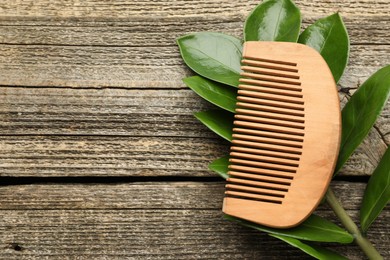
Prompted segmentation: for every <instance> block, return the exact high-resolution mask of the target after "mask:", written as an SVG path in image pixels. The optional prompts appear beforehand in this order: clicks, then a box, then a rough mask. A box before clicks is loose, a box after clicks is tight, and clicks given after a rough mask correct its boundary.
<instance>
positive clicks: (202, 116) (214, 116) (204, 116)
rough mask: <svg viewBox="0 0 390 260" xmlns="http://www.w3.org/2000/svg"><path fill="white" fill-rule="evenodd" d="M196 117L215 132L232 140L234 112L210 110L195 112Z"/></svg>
mask: <svg viewBox="0 0 390 260" xmlns="http://www.w3.org/2000/svg"><path fill="white" fill-rule="evenodd" d="M195 117H196V118H197V119H198V120H199V121H200V122H202V123H203V124H204V125H205V126H207V127H208V128H209V129H210V130H212V131H213V132H214V133H216V134H218V135H219V136H221V137H223V138H225V139H226V140H228V141H229V142H230V141H231V140H232V131H233V121H234V114H233V113H230V112H227V111H224V110H208V111H204V112H198V113H195Z"/></svg>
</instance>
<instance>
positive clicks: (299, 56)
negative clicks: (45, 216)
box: [223, 42, 341, 228]
mask: <svg viewBox="0 0 390 260" xmlns="http://www.w3.org/2000/svg"><path fill="white" fill-rule="evenodd" d="M241 69H242V70H243V73H242V74H241V79H240V85H239V90H238V97H237V108H236V114H235V121H234V126H235V128H234V129H233V141H232V146H231V153H230V165H229V179H228V180H227V182H228V184H227V185H226V192H225V194H226V196H225V199H224V203H223V212H225V213H226V214H228V215H232V216H235V217H238V218H242V219H246V220H249V221H252V222H255V223H259V224H262V225H266V226H270V227H276V228H289V227H293V226H296V225H298V224H300V223H301V222H303V221H304V220H305V219H306V218H307V217H308V216H309V215H310V214H311V213H312V212H313V211H314V209H315V208H316V207H317V205H318V204H319V202H320V201H321V198H322V197H323V196H324V194H325V192H326V189H327V187H328V185H329V182H330V180H331V177H332V174H333V170H334V167H335V163H336V159H337V155H338V150H339V145H340V134H341V121H340V120H341V116H340V107H339V98H338V94H337V89H336V84H335V82H334V79H333V76H332V73H331V72H330V70H329V68H328V66H327V64H326V62H325V61H324V59H323V58H322V57H321V55H320V54H319V53H318V52H316V51H315V50H314V49H312V48H310V47H308V46H305V45H302V44H298V43H286V42H246V43H245V44H244V50H243V60H242V67H241Z"/></svg>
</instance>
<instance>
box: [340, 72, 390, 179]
mask: <svg viewBox="0 0 390 260" xmlns="http://www.w3.org/2000/svg"><path fill="white" fill-rule="evenodd" d="M389 95H390V65H388V66H386V67H384V68H382V69H380V70H379V71H377V72H376V73H374V74H373V75H372V76H371V77H370V78H369V79H368V80H366V81H365V82H364V83H363V85H362V86H360V87H359V89H358V90H357V91H356V92H355V94H353V96H352V97H351V99H350V100H349V101H348V103H347V104H346V105H345V107H344V109H343V111H342V115H341V118H342V134H341V144H340V152H339V158H338V161H337V165H336V169H335V173H337V172H338V171H339V170H340V169H341V167H342V166H343V165H344V163H345V162H346V161H347V160H348V158H349V156H351V154H352V153H353V151H354V150H355V149H356V148H357V147H358V146H359V144H360V143H361V142H362V141H363V139H364V138H365V137H366V135H367V134H368V132H369V131H370V129H371V127H372V126H373V125H374V123H375V120H376V118H377V117H378V116H379V114H380V113H381V111H382V109H383V107H384V106H385V104H386V102H387V100H388V98H389Z"/></svg>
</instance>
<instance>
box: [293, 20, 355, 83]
mask: <svg viewBox="0 0 390 260" xmlns="http://www.w3.org/2000/svg"><path fill="white" fill-rule="evenodd" d="M298 42H300V43H303V44H306V45H308V46H310V47H312V48H314V49H316V50H317V51H318V52H319V53H320V54H321V55H322V57H323V58H324V59H325V61H326V62H327V63H328V66H329V68H330V70H331V71H332V74H333V77H334V79H335V81H336V82H338V81H339V79H340V78H341V76H342V75H343V72H344V69H345V67H346V66H347V63H348V56H349V38H348V33H347V29H346V28H345V26H344V23H343V20H342V19H341V16H340V15H339V14H338V13H335V14H333V15H330V16H328V17H325V18H322V19H320V20H318V21H317V22H315V23H314V24H312V25H310V26H309V27H307V28H306V30H305V31H303V32H302V34H301V35H300V36H299V39H298Z"/></svg>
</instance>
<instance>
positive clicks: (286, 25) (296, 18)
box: [244, 0, 301, 42]
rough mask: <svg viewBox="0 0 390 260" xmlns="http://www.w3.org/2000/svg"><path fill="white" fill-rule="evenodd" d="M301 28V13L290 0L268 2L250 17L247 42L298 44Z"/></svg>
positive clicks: (246, 33)
mask: <svg viewBox="0 0 390 260" xmlns="http://www.w3.org/2000/svg"><path fill="white" fill-rule="evenodd" d="M300 28H301V13H300V11H299V9H298V7H296V6H295V4H294V3H293V2H292V1H290V0H266V1H264V2H263V3H261V4H260V5H258V6H257V7H256V8H255V9H254V10H253V11H252V13H251V14H250V15H249V16H248V18H247V19H246V21H245V25H244V39H245V41H280V42H296V41H297V39H298V36H299V30H300Z"/></svg>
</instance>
